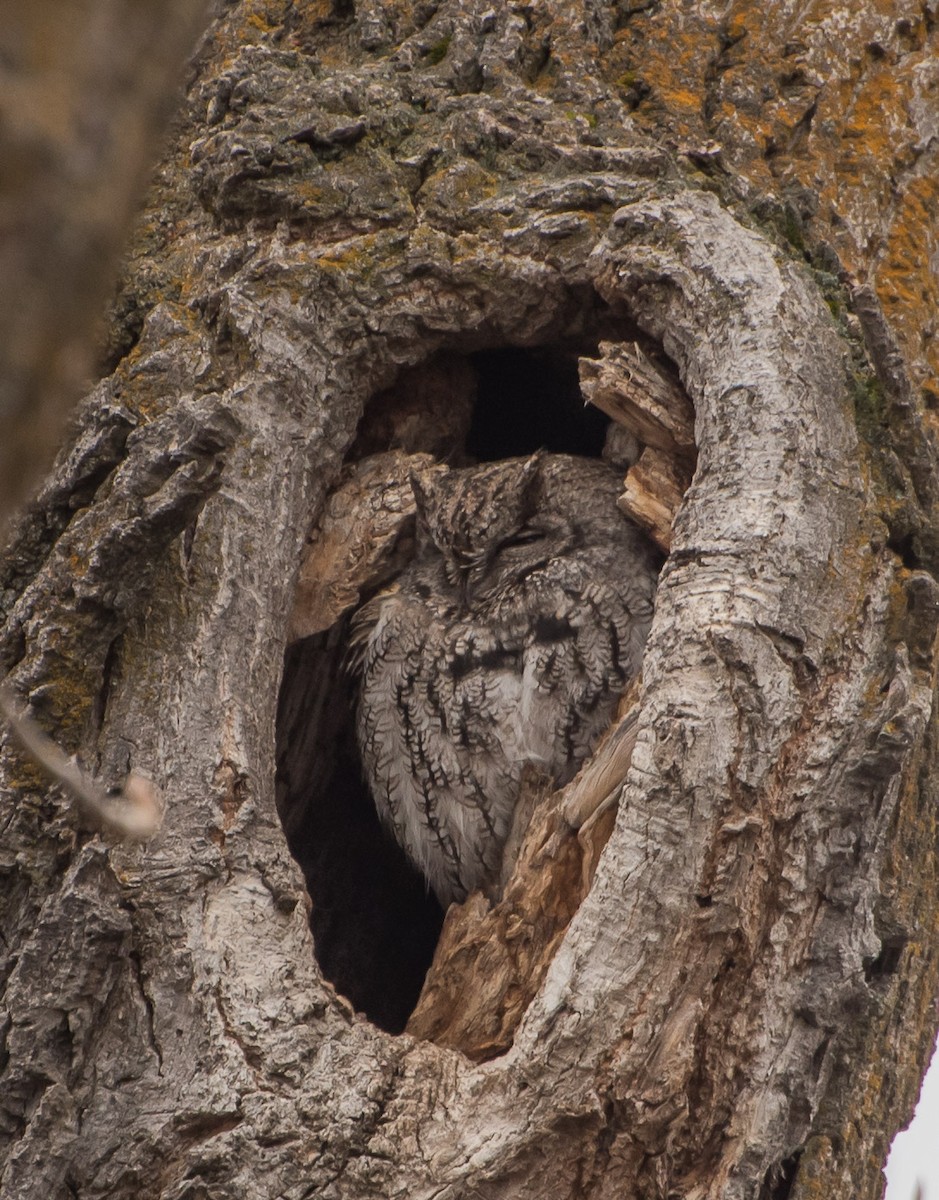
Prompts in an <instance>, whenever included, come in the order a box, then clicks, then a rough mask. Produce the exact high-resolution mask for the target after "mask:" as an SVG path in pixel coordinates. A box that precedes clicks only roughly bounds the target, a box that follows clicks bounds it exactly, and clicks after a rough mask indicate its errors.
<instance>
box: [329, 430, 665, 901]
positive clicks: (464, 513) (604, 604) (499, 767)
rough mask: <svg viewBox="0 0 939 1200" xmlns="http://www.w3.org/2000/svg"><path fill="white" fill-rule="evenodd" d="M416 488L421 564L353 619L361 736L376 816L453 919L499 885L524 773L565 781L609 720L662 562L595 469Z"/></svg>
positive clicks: (479, 470)
mask: <svg viewBox="0 0 939 1200" xmlns="http://www.w3.org/2000/svg"><path fill="white" fill-rule="evenodd" d="M411 482H412V487H413V489H414V497H415V502H416V509H417V549H416V552H415V556H414V559H413V561H412V563H411V564H410V566H408V567H407V568H406V569H405V570H404V571H403V572H402V574H401V575H400V576H399V577H398V579H397V581H396V582H395V584H394V585H393V586H392V587H390V588H388V589H387V590H386V591H383V592H381V593H380V594H379V595H377V596H375V597H374V598H373V599H372V600H370V601H369V602H368V603H366V604H365V605H363V606H362V608H361V609H360V610H359V611H358V613H357V614H356V616H355V618H354V622H353V633H352V644H353V647H354V655H355V658H356V663H357V670H358V672H359V678H358V698H357V712H356V736H357V739H358V745H359V750H360V752H361V758H362V764H363V769H364V772H365V777H366V781H367V783H368V786H369V789H370V790H371V793H372V796H373V798H374V801H375V805H376V807H377V809H378V813H379V815H380V817H381V819H382V820H383V821H384V822H385V823H386V824H387V825H388V826H389V827H390V829H391V830H392V831H393V833H394V836H395V837H396V839H397V841H398V842H399V843H400V845H401V846H402V848H403V849H404V851H405V853H406V854H407V856H408V857H409V858H410V859H411V861H412V862H413V863H414V864H415V865H416V866H417V868H418V869H419V870H420V871H421V872H422V873H423V875H424V877H425V878H426V880H427V882H428V884H429V886H430V887H431V888H432V889H433V891H434V892H435V893H436V895H437V897H438V899H439V900H440V902H441V903H442V905H443V906H444V907H445V908H446V906H447V905H448V904H450V903H452V902H455V901H461V900H463V899H464V898H465V897H466V896H467V895H468V894H469V893H470V892H472V891H474V890H476V889H478V888H483V889H487V890H489V889H491V888H492V886H493V885H494V883H495V881H496V880H498V878H499V875H500V870H501V860H502V850H503V846H504V844H505V841H506V838H507V837H508V834H509V831H510V829H511V825H512V815H513V810H514V807H515V804H516V801H517V799H518V795H519V789H520V786H521V780H522V772H523V770H524V768H525V766H526V764H533V765H535V766H537V767H538V768H540V769H541V770H542V771H543V772H546V773H547V774H548V775H549V776H551V777H552V778H553V779H554V781H555V782H556V783H557V784H558V785H562V784H564V783H566V782H567V781H568V780H570V779H571V778H572V777H573V775H574V774H575V773H576V771H577V770H578V768H579V767H580V765H581V763H582V762H583V761H584V759H585V758H586V757H587V755H589V753H590V751H591V749H592V748H593V747H594V745H595V744H596V742H597V740H598V738H599V736H600V734H601V733H602V732H603V731H604V729H606V728H607V726H608V725H609V724H610V722H611V719H612V716H613V712H614V709H615V707H616V703H617V699H618V697H619V696H620V694H621V692H622V691H623V688H624V686H625V685H626V683H627V682H628V680H629V679H630V678H631V677H632V676H633V675H635V674H636V673H637V672H638V670H639V666H640V660H641V655H642V648H643V644H644V642H645V639H646V635H647V633H648V629H649V624H650V622H651V619H652V606H653V600H654V593H655V582H656V574H657V561H656V557H655V551H654V550H653V549H652V547H651V546H650V545H649V544H648V543H647V541H646V540H645V538H644V537H643V535H642V534H641V533H640V532H639V530H638V529H637V528H636V527H635V526H634V525H632V524H631V523H630V522H629V520H628V519H627V518H626V517H624V516H623V515H622V514H621V513H620V511H619V509H618V508H617V504H616V500H617V496H618V495H619V492H620V490H621V485H620V479H619V477H618V475H617V473H616V472H615V471H614V470H612V469H611V468H610V467H608V466H607V465H606V464H605V463H603V462H600V461H598V460H595V459H585V458H575V457H572V456H569V455H561V454H547V453H542V452H539V453H537V454H535V455H533V456H531V457H528V458H516V459H508V460H505V461H502V462H495V463H487V464H484V465H482V466H477V467H470V468H467V469H462V470H450V471H445V472H442V473H441V474H439V475H436V476H433V477H431V479H430V482H424V483H422V482H421V481H420V480H418V479H417V478H416V477H412V481H411Z"/></svg>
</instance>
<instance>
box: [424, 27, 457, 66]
mask: <svg viewBox="0 0 939 1200" xmlns="http://www.w3.org/2000/svg"><path fill="white" fill-rule="evenodd" d="M451 38H452V34H449V33H448V34H447V36H446V37H442V38H441V39H440V41H439V42H434V44H433V45H432V46H431V48H430V49H429V50H428V51H427V54H426V56H425V57H426V59H427V62H428V63H429V64H430V66H432V67H435V66H436V65H437V63H439V62H443V60H444V59H445V58H446V57H447V51H448V50H449V49H450V40H451Z"/></svg>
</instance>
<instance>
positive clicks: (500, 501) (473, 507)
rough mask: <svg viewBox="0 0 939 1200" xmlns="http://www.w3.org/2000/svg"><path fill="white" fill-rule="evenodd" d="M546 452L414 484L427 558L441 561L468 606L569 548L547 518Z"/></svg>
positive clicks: (555, 523) (421, 541)
mask: <svg viewBox="0 0 939 1200" xmlns="http://www.w3.org/2000/svg"><path fill="white" fill-rule="evenodd" d="M541 461H542V454H541V452H540V451H539V452H538V453H536V454H533V455H531V456H530V457H529V458H517V459H509V460H507V461H503V462H498V463H493V464H492V466H490V467H473V468H471V469H469V470H463V471H448V472H446V473H444V474H440V475H434V476H431V477H430V479H429V480H428V479H425V481H423V482H422V481H421V480H420V479H418V478H417V476H415V475H412V476H411V487H412V488H413V490H414V499H415V502H416V505H417V521H418V540H419V545H420V546H421V547H422V552H423V553H430V554H434V553H436V554H439V555H440V556H441V558H442V565H443V569H444V573H445V575H446V578H447V580H448V582H449V583H450V584H451V586H453V587H454V588H455V589H457V591H458V592H459V594H460V596H461V598H462V600H463V601H464V602H466V601H468V599H469V598H471V597H476V598H478V597H479V596H480V594H482V593H484V592H485V591H487V590H490V589H493V588H498V587H501V586H504V585H505V584H506V583H509V582H511V580H512V579H513V578H517V577H518V575H519V573H520V571H522V570H524V571H525V572H526V573H528V572H530V571H532V570H534V569H536V568H537V567H538V566H539V565H540V564H541V563H543V562H546V561H547V560H548V559H549V558H550V557H551V556H552V555H553V554H555V553H557V552H558V550H559V549H560V548H561V545H560V542H559V534H561V533H562V532H563V531H562V530H560V529H559V528H558V521H557V518H556V517H554V516H552V515H551V514H547V513H544V512H541V511H539V501H540V499H541V486H540V485H541V478H540V473H541Z"/></svg>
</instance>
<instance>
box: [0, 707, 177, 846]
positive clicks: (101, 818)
mask: <svg viewBox="0 0 939 1200" xmlns="http://www.w3.org/2000/svg"><path fill="white" fill-rule="evenodd" d="M0 713H2V714H3V716H4V717H6V719H7V721H8V722H9V725H10V729H11V730H12V731H13V734H14V736H15V737H16V739H17V741H18V742H19V743H20V745H21V746H22V747H23V748H24V749H25V750H26V751H27V753H28V754H29V755H30V756H31V757H32V758H33V759H34V761H35V762H36V763H38V765H39V766H41V767H42V768H43V770H44V771H45V772H46V774H47V775H49V776H51V777H52V779H54V780H55V781H56V783H61V784H62V786H63V787H65V788H66V789H67V790H68V791H69V792H70V793H71V795H72V796H73V797H74V799H75V802H76V807H77V809H78V813H79V816H80V818H81V822H82V824H83V825H84V826H87V827H89V828H91V829H94V830H97V831H100V832H102V833H108V834H111V835H112V836H115V837H120V838H129V839H131V840H134V841H141V842H143V841H146V840H147V839H148V838H150V837H152V836H153V834H154V833H156V831H157V829H158V828H159V827H160V822H161V820H162V817H163V803H162V797H161V795H160V792H159V789H158V788H157V787H156V786H155V784H153V783H152V782H151V780H149V779H147V778H146V776H144V775H141V774H140V773H139V772H138V771H131V772H130V774H129V775H128V776H127V779H126V780H125V783H124V790H123V791H122V792H120V793H118V794H117V795H109V794H108V793H107V792H104V791H103V790H102V789H101V788H100V787H99V786H98V785H97V784H96V783H95V782H94V780H93V779H91V778H90V777H89V776H88V775H86V774H85V772H84V771H83V770H82V769H81V767H80V766H79V765H78V763H77V762H75V760H74V759H72V758H69V757H68V756H67V755H66V754H65V752H64V751H63V750H62V748H61V747H60V746H58V745H57V744H56V743H55V742H54V741H53V740H52V738H50V737H49V736H48V734H46V733H44V732H43V731H42V730H41V729H40V728H39V726H38V725H37V724H36V722H35V721H34V720H33V719H32V717H30V716H28V715H27V714H26V713H25V712H24V711H23V710H22V709H21V708H20V707H19V705H18V704H17V702H16V701H15V700H14V698H13V695H12V693H11V692H10V690H9V688H6V687H0Z"/></svg>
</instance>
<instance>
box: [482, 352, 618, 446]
mask: <svg viewBox="0 0 939 1200" xmlns="http://www.w3.org/2000/svg"><path fill="white" fill-rule="evenodd" d="M595 351H596V346H595V345H593V346H590V347H589V348H584V349H583V350H582V351H581V353H588V352H589V353H595ZM577 357H578V355H577V354H575V353H571V352H570V351H564V350H551V349H541V348H540V349H536V350H520V349H518V348H517V347H514V346H506V347H503V348H500V349H498V350H481V351H479V353H477V354H473V355H472V356H471V357H470V363H471V364H472V366H473V368H474V370H475V374H476V403H475V404H474V406H473V418H472V422H471V424H470V430H469V434H468V436H467V439H466V453H467V455H469V457H470V458H471V459H472V460H473V461H477V460H478V461H480V462H485V461H488V460H492V459H499V458H512V457H514V456H515V455H520V454H533V453H534V452H535V451H536V450H541V449H544V450H550V451H552V452H553V453H556V454H582V455H586V456H589V457H592V458H596V457H599V455H600V452H601V451H602V449H603V440H604V437H605V436H606V431H607V427H608V426H609V423H610V422H609V419H608V418H607V417H605V416H604V415H603V413H601V412H600V410H599V409H596V408H593V407H591V406H590V405H585V404H584V400H583V397H582V396H581V394H580V382H579V379H578V373H577Z"/></svg>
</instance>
